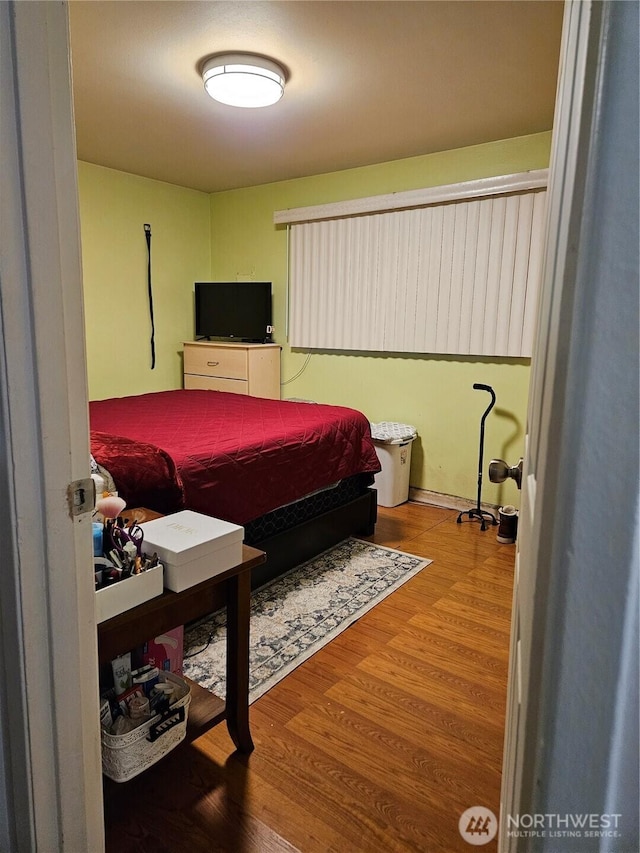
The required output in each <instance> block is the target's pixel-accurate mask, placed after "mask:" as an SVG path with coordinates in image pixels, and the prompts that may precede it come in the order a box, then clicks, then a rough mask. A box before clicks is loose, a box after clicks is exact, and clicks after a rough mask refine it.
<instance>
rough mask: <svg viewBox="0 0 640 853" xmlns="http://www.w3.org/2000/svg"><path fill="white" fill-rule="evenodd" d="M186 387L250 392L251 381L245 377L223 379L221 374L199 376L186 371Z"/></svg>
mask: <svg viewBox="0 0 640 853" xmlns="http://www.w3.org/2000/svg"><path fill="white" fill-rule="evenodd" d="M184 387H185V388H186V389H187V390H189V391H194V390H195V391H230V392H231V393H232V394H248V393H249V383H248V382H247V381H246V380H243V379H222V378H220V377H219V376H198V375H195V374H193V373H185V375H184Z"/></svg>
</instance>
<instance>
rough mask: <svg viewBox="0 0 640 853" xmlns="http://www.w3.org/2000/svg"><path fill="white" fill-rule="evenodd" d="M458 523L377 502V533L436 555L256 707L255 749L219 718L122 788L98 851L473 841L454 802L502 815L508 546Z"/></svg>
mask: <svg viewBox="0 0 640 853" xmlns="http://www.w3.org/2000/svg"><path fill="white" fill-rule="evenodd" d="M456 517H457V513H456V512H454V511H451V510H445V509H439V508H434V507H427V506H423V505H419V504H409V503H408V504H403V505H402V506H400V507H396V508H394V509H385V508H380V510H379V520H378V525H377V528H376V533H375V536H373V537H371V538H372V540H373V541H375V542H377V543H379V544H383V545H387V546H389V547H393V548H398V549H400V550H405V551H409V552H411V553H413V554H418V555H421V556H424V557H428V558H430V559H432V560H433V563H432V564H431V565H430V566H428V567H427V568H425V569H423V570H422V572H420V573H419V574H418V575H416V576H415V577H414V578H412V579H411V580H409V581H408V582H407V583H406V584H404V586H402V587H401V588H400V589H399V590H397V591H396V592H394V593H393V594H392V595H390V596H389V597H388V598H387V599H385V601H383V602H382V603H381V604H379V605H377V606H376V607H375V608H374V609H373V610H371V611H370V612H369V613H367V614H366V615H365V616H363V617H362V618H361V619H360V620H359V621H358V622H357V623H355V624H354V625H352V626H351V627H350V628H348V629H347V630H346V631H344V632H343V633H342V634H341V635H340V636H339V637H338V638H337V639H335V640H334V641H333V642H332V643H330V644H329V645H328V646H326V647H325V648H323V649H322V650H321V651H320V652H318V653H317V654H315V655H314V656H313V657H312V658H310V659H309V660H308V661H307V662H306V663H304V664H302V665H301V666H300V667H299V668H298V669H297V670H295V671H294V672H293V673H292V674H291V675H289V676H288V677H287V678H286V679H284V680H283V681H281V682H280V683H279V684H278V685H276V686H275V687H274V688H272V690H270V691H269V692H268V693H267V694H265V695H264V696H263V697H262V698H260V699H259V700H258V701H257V702H255V703H254V704H253V705H252V706H251V727H252V734H253V739H254V742H255V745H256V749H255V751H254V752H253V753H252V754H251V755H250V756H248V757H243V756H238V755H237V754H234V753H233V746H232V743H231V740H230V738H229V736H228V733H227V731H226V728H225V727H224V725H220V726H218V727H216V728H215V729H213V730H211V731H210V732H208V733H207V734H206V735H204V736H202V737H201V738H199V739H198V740H196V741H195V742H194V743H192V744H190V745H189V746H186V745H182V746H181V747H179V748H178V749H176V750H175V751H174V752H173V753H171V754H170V755H169V756H167V757H166V758H165V759H163V760H162V761H161V762H160V763H159V764H158V765H156V767H154V768H151V769H150V770H148V771H147V772H146V773H145V774H143V775H142V776H140V777H138V780H132V781H131V782H129V783H126V784H124V785H120V786H117V787H118V788H119V790H118V792H117V794H118V795H117V796H116V797H110V800H109V808H108V812H107V815H106V832H107V850H108V851H113V853H129V852H130V851H148V853H152V851H153V853H169V852H170V853H200V851H206V852H207V853H213V851H230V853H272V851H295V850H299V851H302V853H330V851H331V852H332V853H333V851H335V853H351V851H353V853H358V851H363V853H378V851H380V853H389V851H398V852H399V851H429V853H431V851H433V853H448V851H470V850H471V849H474V848H472V847H471V846H470V845H469V844H468V843H467V842H466V841H464V840H463V839H462V837H461V836H460V834H459V832H458V820H459V817H460V815H461V814H462V812H463V811H464V810H465V809H467V808H469V807H471V806H475V805H483V806H487V807H488V808H490V809H492V810H493V811H494V813H495V814H496V815H497V814H498V812H499V794H500V765H501V759H502V746H503V730H504V712H505V700H506V680H507V658H508V647H509V620H510V610H511V590H512V580H513V563H514V556H515V546H513V545H499V544H498V543H497V541H496V535H495V533H496V529H497V528H489V529H488V530H486V531H484V532H483V531H481V530H480V525H479V523H478V522H477V521H474V522H469V521H467V520H465V521H464V522H463V523H462V524H460V525H459V524H456ZM112 784H113V783H112ZM482 849H483V850H486V851H495V850H496V849H497V845H496V841H495V840H494V841H492V842H491V843H489V844H487V845H486V846H484V847H482Z"/></svg>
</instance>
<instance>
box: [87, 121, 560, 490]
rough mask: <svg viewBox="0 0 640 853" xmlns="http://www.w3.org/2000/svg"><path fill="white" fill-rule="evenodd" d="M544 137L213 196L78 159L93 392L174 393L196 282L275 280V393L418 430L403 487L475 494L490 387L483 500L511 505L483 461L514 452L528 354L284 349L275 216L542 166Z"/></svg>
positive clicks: (282, 264)
mask: <svg viewBox="0 0 640 853" xmlns="http://www.w3.org/2000/svg"><path fill="white" fill-rule="evenodd" d="M550 142H551V134H550V133H540V134H535V135H532V136H528V137H521V138H518V139H509V140H503V141H500V142H494V143H489V144H486V145H478V146H474V147H470V148H464V149H459V150H456V151H445V152H441V153H438V154H430V155H425V156H423V157H413V158H410V159H407V160H400V161H396V162H393V163H383V164H380V165H376V166H367V167H364V168H359V169H350V170H347V171H343V172H335V173H331V174H326V175H315V176H313V177H307V178H299V179H297V180H291V181H283V182H280V183H273V184H267V185H264V186H258V187H251V188H248V189H241V190H234V191H230V192H224V193H216V194H212V195H208V194H206V193H201V192H197V191H195V190H190V189H185V188H182V187H177V186H173V185H171V184H166V183H163V182H160V181H153V180H149V179H147V178H142V177H138V176H136V175H130V174H126V173H123V172H118V171H115V170H113V169H107V168H104V167H101V166H94V165H91V164H89V163H84V162H80V163H79V164H78V174H79V194H80V219H81V233H82V257H83V272H84V299H85V316H86V329H87V367H88V377H89V398H90V399H102V398H105V397H112V396H124V395H128V394H141V393H144V392H147V391H159V390H165V389H171V388H179V387H181V384H182V346H181V342H182V341H183V340H190V339H192V338H193V282H194V281H197V280H199V279H204V280H206V279H209V278H210V279H211V280H216V279H217V280H226V279H230V280H234V279H236V278H237V277H239V276H242V277H245V276H249V277H252V278H255V279H256V280H266V281H272V282H273V290H274V320H275V325H276V334H275V338H276V340H277V342H278V343H280V344H281V345H282V348H283V349H282V379H283V382H284V383H285V384H284V385H283V388H282V396H283V398H286V397H302V398H306V399H313V400H318V401H319V402H327V403H335V404H339V405H348V406H353V407H355V408H358V409H360V410H362V411H363V412H364V413H365V414H366V415H367V416H368V417H369V418H370V419H371V420H372V421H380V420H394V421H402V422H405V423H411V424H413V425H415V426H416V428H417V430H418V434H419V438H418V440H417V441H416V442H415V443H414V444H413V447H412V464H411V485H412V486H416V487H419V488H422V489H426V490H429V491H434V492H440V493H443V494H447V495H455V496H458V497H466V498H471V499H475V495H476V489H477V467H478V466H477V462H478V435H479V425H480V416H481V415H482V412H483V411H484V409H485V408H486V406H487V404H488V401H489V395H488V394H486V393H485V392H479V391H473V390H472V385H473V383H474V382H482V383H485V384H489V385H491V386H492V387H493V388H494V389H495V392H496V395H497V405H496V408H495V409H494V410H493V412H492V414H491V416H490V417H489V418H488V419H487V425H486V442H485V466H484V471H485V478H484V484H483V499H484V500H486V501H489V502H492V503H496V504H503V503H515V504H516V505H517V504H518V502H519V493H518V492H517V490H516V489H515V486H514V484H513V483H511V482H509V483H507V484H505V485H504V486H500V487H496V486H493V485H492V484H490V483H489V482H488V478H487V477H486V468H487V463H488V460H489V459H491V457H492V456H499V457H502V458H504V459H506V460H507V461H508V462H509V463H511V464H513V463H515V462H517V459H518V457H519V455H520V454H521V453H522V444H523V431H524V425H525V417H526V406H527V394H528V383H529V363H528V361H527V360H525V359H511V360H504V359H502V360H497V359H496V360H493V359H478V358H465V357H445V356H429V355H387V354H371V353H347V352H317V351H316V352H313V353H312V355H311V358H310V360H309V363H308V365H307V367H306V369H305V370H304V372H302V373H301V375H300V376H299V377H298V378H297V379H295V380H294V381H291V382H289V381H288V380H290V379H291V378H292V377H294V376H295V375H296V374H297V373H298V371H299V370H300V369H301V368H302V366H303V364H304V363H305V359H306V356H307V353H306V352H302V351H292V350H291V349H290V347H289V346H288V344H287V341H286V335H285V304H286V275H287V236H286V230H285V229H284V228H282V227H276V226H274V225H273V212H274V211H275V210H281V209H285V208H289V207H303V206H306V205H313V204H322V203H325V202H332V201H341V200H344V199H349V198H358V197H363V196H369V195H378V194H382V193H388V192H399V191H402V190H409V189H416V188H419V187H428V186H437V185H439V184H448V183H455V182H458V181H465V180H472V179H474V178H480V177H488V176H492V175H502V174H509V173H513V172H522V171H526V170H528V169H538V168H545V167H546V166H547V165H548V162H549V150H550ZM144 223H149V224H150V225H151V228H152V233H153V238H152V273H153V287H154V308H155V321H156V368H155V370H151V361H150V359H151V356H150V344H149V339H150V323H149V315H148V303H147V283H146V276H147V249H146V242H145V236H144V229H143V225H144Z"/></svg>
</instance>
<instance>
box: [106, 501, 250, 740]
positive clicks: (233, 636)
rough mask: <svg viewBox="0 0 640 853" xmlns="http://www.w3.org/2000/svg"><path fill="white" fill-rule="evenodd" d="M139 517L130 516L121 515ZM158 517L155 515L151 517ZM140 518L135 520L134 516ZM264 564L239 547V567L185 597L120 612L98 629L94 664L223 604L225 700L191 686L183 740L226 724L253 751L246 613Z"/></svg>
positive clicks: (167, 594) (168, 596)
mask: <svg viewBox="0 0 640 853" xmlns="http://www.w3.org/2000/svg"><path fill="white" fill-rule="evenodd" d="M131 512H136V514H139V513H140V512H141V511H139V510H136V511H129V512H127V511H126V510H125V512H124V513H123V515H131ZM152 516H153V517H157V513H153V514H149V515H148V516H147V518H149V517H152ZM138 517H139V515H138ZM265 560H266V555H265V554H264V552H263V551H258V550H257V549H256V548H251V547H249V546H248V545H243V546H242V562H241V563H240V564H239V565H237V566H234V567H233V568H232V569H227V570H226V571H224V572H221V573H220V574H219V575H215V576H214V577H212V578H209V579H208V580H206V581H203V582H202V583H199V584H197V586H193V587H190V588H189V589H186V590H184V591H183V592H171V591H170V590H166V589H165V591H164V592H163V594H162V595H160V596H158V597H157V598H152V599H150V600H149V601H145V602H144V603H143V604H140V605H139V606H138V607H133V608H131V610H126V611H125V612H124V613H119V614H118V615H117V616H114V617H113V618H112V619H107V620H106V621H105V622H101V623H100V624H99V625H98V660H99V662H100V664H105V663H108V662H109V661H111V660H113V658H115V657H118V655H121V654H123V653H126V652H128V651H130V650H131V649H133V648H134V647H135V646H139V645H141V644H142V643H144V642H146V641H147V640H149V639H152V638H153V637H157V636H159V635H160V634H162V633H164V632H165V631H170V630H171V629H172V628H177V627H178V626H179V625H184V624H186V623H187V622H191V621H193V620H194V619H199V618H201V617H202V616H206V615H207V614H208V613H212V612H213V611H214V610H217V609H218V608H219V607H221V606H222V605H225V606H226V609H227V696H226V703H225V702H224V701H223V700H222V699H221V698H220V697H218V696H216V695H215V694H213V693H210V692H209V691H208V690H204V689H203V688H202V687H200V686H199V685H198V684H196V683H195V682H193V681H191V680H190V679H187V681H189V686H190V687H191V705H190V708H189V717H188V725H187V739H188V740H189V741H192V740H195V738H196V737H199V736H200V735H201V734H203V733H204V732H205V731H206V730H207V729H208V728H211V726H214V725H216V724H217V723H219V722H221V721H222V720H226V721H227V728H228V730H229V734H230V736H231V739H232V741H233V743H234V744H235V746H236V747H237V749H238V750H239V751H240V752H251V750H252V749H253V741H252V739H251V732H250V730H249V609H250V604H251V569H252V568H254V567H255V566H259V565H260V564H261V563H264V561H265Z"/></svg>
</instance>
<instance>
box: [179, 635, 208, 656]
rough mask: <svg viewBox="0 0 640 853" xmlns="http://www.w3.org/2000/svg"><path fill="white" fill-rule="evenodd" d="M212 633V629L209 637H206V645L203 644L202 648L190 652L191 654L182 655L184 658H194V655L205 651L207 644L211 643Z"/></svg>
mask: <svg viewBox="0 0 640 853" xmlns="http://www.w3.org/2000/svg"><path fill="white" fill-rule="evenodd" d="M213 634H214V632H213V631H212V632H211V633H210V634H209V638H208V639H207V642H206V645H205V646H203V648H201V649H198V651H197V652H191V654H189V655H183V657H184V659H185V660H187V658H194V657H195V656H196V655H201V654H202V652H206V651H207V649H208V648H209V646H210V645H211V640H213Z"/></svg>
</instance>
